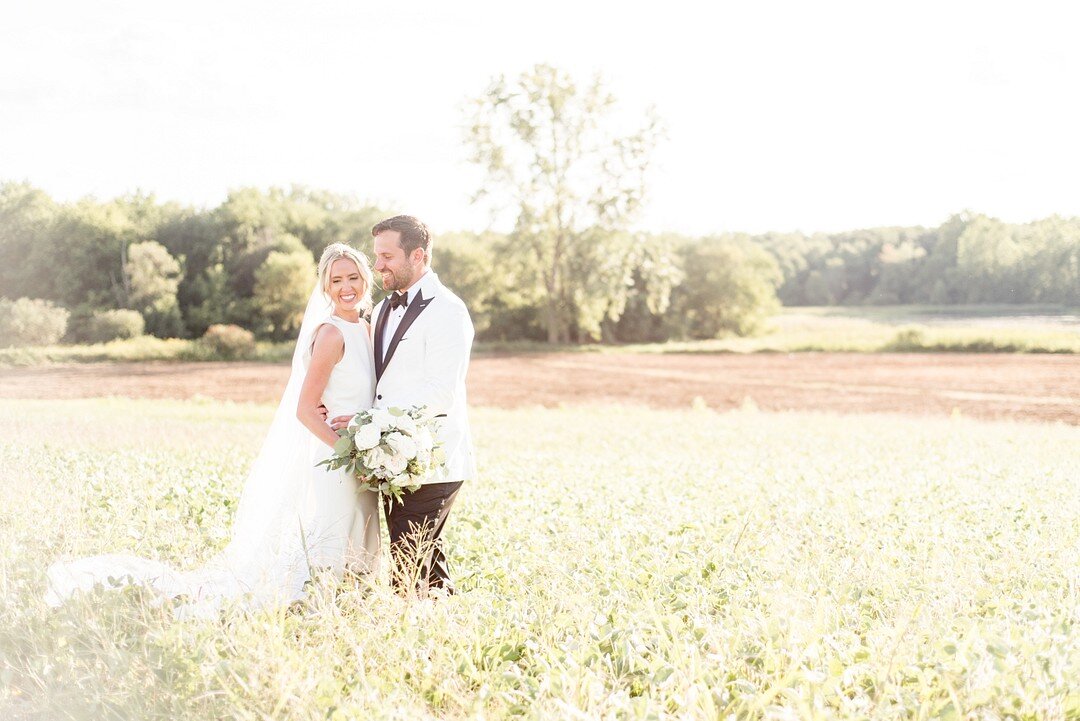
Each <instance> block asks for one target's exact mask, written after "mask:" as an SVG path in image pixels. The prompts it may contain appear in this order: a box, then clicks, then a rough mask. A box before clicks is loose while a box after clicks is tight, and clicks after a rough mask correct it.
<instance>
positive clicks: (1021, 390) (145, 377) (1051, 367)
mask: <svg viewBox="0 0 1080 721" xmlns="http://www.w3.org/2000/svg"><path fill="white" fill-rule="evenodd" d="M287 375H288V367H287V366H285V365H271V364H260V363H167V362H153V363H99V364H78V365H64V366H45V367H38V368H13V369H0V398H86V397H96V396H110V395H116V396H133V397H147V398H191V397H195V396H208V397H212V398H221V399H230V400H236V401H242V400H250V401H258V402H269V401H272V400H275V399H276V398H277V395H278V394H279V393H280V391H281V388H282V387H283V385H284V383H285V379H286V377H287ZM469 394H470V402H471V403H472V404H473V405H477V406H501V407H515V406H523V405H524V406H528V405H544V406H553V405H558V404H561V403H564V404H570V405H576V404H584V403H645V404H648V405H651V406H654V407H682V408H685V407H688V406H689V405H691V404H692V403H693V402H694V400H695V398H698V397H700V398H701V399H702V400H703V401H704V402H705V403H707V404H708V405H709V406H710V407H712V408H715V409H718V410H726V409H730V408H736V407H739V406H742V405H744V404H751V403H752V404H754V405H756V406H757V407H758V408H760V409H762V410H770V411H772V410H789V409H791V410H825V411H832V412H839V413H860V412H885V413H908V414H934V415H941V414H949V413H952V412H954V410H955V411H958V412H959V413H961V414H963V415H965V416H971V417H976V418H1012V419H1019V420H1030V421H1055V420H1058V421H1063V422H1065V423H1069V424H1073V425H1080V356H1070V355H1020V354H1016V355H1013V354H986V355H977V354H971V355H968V354H963V355H961V354H940V355H921V354H852V353H800V354H792V355H782V354H779V355H768V354H754V355H736V354H720V355H678V354H672V355H616V354H612V355H607V354H591V353H590V354H584V353H583V354H575V353H565V354H535V355H495V356H492V355H488V356H480V357H477V358H474V359H473V362H472V366H471V368H470V371H469Z"/></svg>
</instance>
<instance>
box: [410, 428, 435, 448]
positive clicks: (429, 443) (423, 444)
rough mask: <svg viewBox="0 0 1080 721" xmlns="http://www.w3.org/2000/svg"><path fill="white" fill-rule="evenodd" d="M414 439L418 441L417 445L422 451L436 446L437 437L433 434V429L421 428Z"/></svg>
mask: <svg viewBox="0 0 1080 721" xmlns="http://www.w3.org/2000/svg"><path fill="white" fill-rule="evenodd" d="M413 441H415V442H416V447H417V448H418V449H420V450H421V451H430V450H431V449H432V448H434V447H435V437H434V436H432V435H431V431H429V430H428V429H427V428H421V429H420V430H418V431H417V432H416V434H415V435H414V436H413Z"/></svg>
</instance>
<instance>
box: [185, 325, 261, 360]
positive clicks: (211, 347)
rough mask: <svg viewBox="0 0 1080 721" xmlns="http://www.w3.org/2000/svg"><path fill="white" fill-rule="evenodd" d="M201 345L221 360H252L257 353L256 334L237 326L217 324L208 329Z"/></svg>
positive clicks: (200, 340)
mask: <svg viewBox="0 0 1080 721" xmlns="http://www.w3.org/2000/svg"><path fill="white" fill-rule="evenodd" d="M199 345H201V346H202V347H203V348H205V349H206V351H207V352H209V353H210V354H211V355H212V356H213V357H215V358H219V359H221V360H240V359H245V358H251V357H252V356H253V355H254V353H255V334H254V333H252V332H251V331H249V330H245V329H244V328H241V327H240V326H237V325H223V324H215V325H212V326H210V327H209V328H207V329H206V332H205V333H203V335H202V338H200V339H199Z"/></svg>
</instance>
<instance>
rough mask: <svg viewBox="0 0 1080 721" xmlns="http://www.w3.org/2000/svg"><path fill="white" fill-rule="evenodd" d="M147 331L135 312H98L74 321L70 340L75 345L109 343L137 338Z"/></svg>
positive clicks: (124, 310) (144, 323)
mask: <svg viewBox="0 0 1080 721" xmlns="http://www.w3.org/2000/svg"><path fill="white" fill-rule="evenodd" d="M145 329H146V322H145V321H144V320H143V317H142V315H141V314H140V313H139V312H138V311H135V310H127V309H119V310H98V311H93V312H91V313H90V314H89V315H88V316H87V315H81V316H78V317H76V318H73V319H72V322H71V324H70V327H69V329H68V339H69V340H71V341H73V342H75V343H108V342H109V341H112V340H125V339H128V338H137V337H139V336H141V335H142V334H143V332H144V331H145Z"/></svg>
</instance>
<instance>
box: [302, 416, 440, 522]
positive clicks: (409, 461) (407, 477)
mask: <svg viewBox="0 0 1080 721" xmlns="http://www.w3.org/2000/svg"><path fill="white" fill-rule="evenodd" d="M440 417H441V416H431V415H430V414H429V413H428V412H427V411H426V409H424V408H422V407H418V406H414V407H412V408H409V409H406V410H402V409H400V408H372V409H371V410H368V411H360V412H359V413H357V414H356V415H355V416H353V418H352V420H350V421H349V425H348V427H346V428H342V429H341V430H340V431H338V432H337V433H338V435H339V436H341V439H340V440H338V442H337V443H335V444H334V454H333V455H332V456H330V457H329V458H327V459H326V460H325V461H321V462H320V463H318V465H320V466H323V465H325V466H327V467H328V468H330V469H331V470H336V469H338V468H345V469H347V470H348V471H349V472H350V473H352V474H353V475H355V476H356V477H357V478H358V479H360V482H361V485H362V487H363V488H364V489H366V490H369V491H375V492H376V493H383V494H386V495H388V496H390V497H391V498H392V499H395V500H398V501H400V500H401V499H402V496H403V494H404V493H405V492H406V491H408V492H410V493H411V492H412V491H415V490H416V489H417V488H419V487H420V482H421V481H422V480H423V479H424V478H425V477H427V476H429V475H431V474H432V473H434V472H435V469H436V468H438V467H439V465H441V464H442V463H443V462H444V461H445V457H444V453H443V450H442V448H441V445H442V444H441V443H439V442H438V441H437V440H435V422H436V421H437V419H438V418H440Z"/></svg>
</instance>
